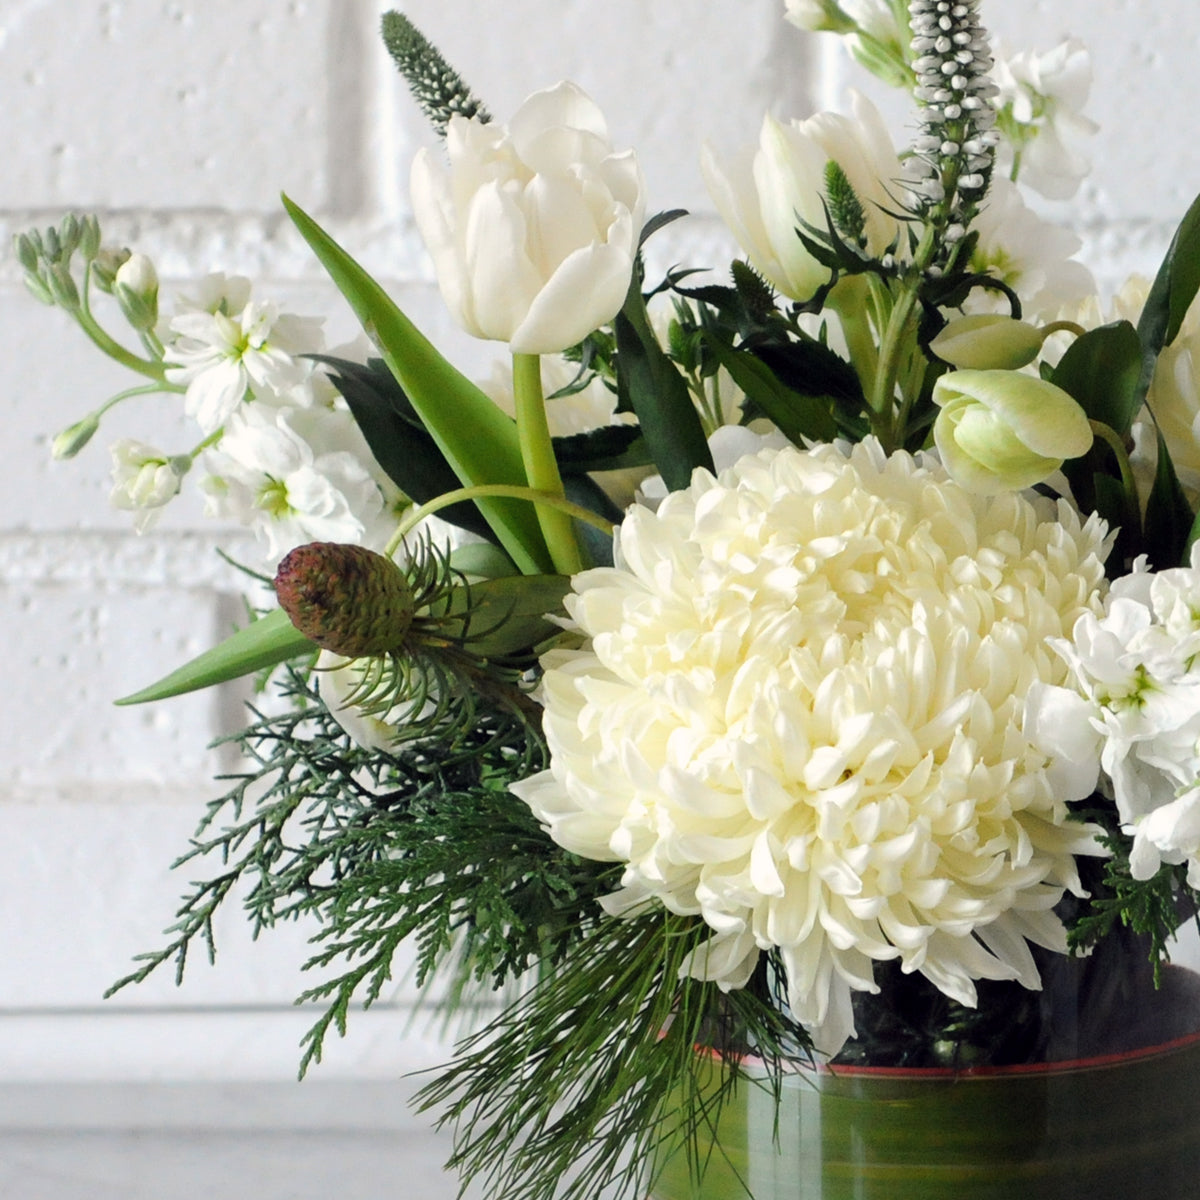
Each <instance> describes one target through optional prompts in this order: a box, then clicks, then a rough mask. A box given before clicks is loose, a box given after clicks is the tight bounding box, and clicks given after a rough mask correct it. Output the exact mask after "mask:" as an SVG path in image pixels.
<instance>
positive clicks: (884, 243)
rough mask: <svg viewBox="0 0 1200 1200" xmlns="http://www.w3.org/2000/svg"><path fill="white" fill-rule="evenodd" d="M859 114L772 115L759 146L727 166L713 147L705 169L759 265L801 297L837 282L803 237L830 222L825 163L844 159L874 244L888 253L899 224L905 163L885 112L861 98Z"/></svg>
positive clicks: (724, 212) (856, 103) (728, 219)
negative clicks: (807, 228)
mask: <svg viewBox="0 0 1200 1200" xmlns="http://www.w3.org/2000/svg"><path fill="white" fill-rule="evenodd" d="M853 111H854V115H853V116H852V117H846V116H843V115H842V114H840V113H832V112H826V113H818V114H817V115H816V116H813V117H809V118H808V119H807V120H805V121H792V122H790V123H789V124H786V125H785V124H784V123H782V122H781V121H777V120H776V119H775V118H774V117H772V116H770V115H768V116H767V117H766V118H765V119H764V120H763V125H762V132H761V134H760V135H759V143H758V148H757V150H755V151H751V152H747V153H744V154H743V155H742V156H741V159H740V160H739V161H738V162H736V163H734V164H731V165H730V166H729V167H724V166H722V165H721V164H720V163H719V162H718V161H717V158H716V155H715V154H714V153H713V151H712V149H711V148H710V147H708V146H705V147H704V150H703V152H702V157H701V168H702V169H703V172H704V179H705V183H706V185H707V187H708V192H709V195H710V196H711V197H712V200H713V203H714V204H715V205H716V208H717V211H718V212H719V213H720V214H721V218H722V220H724V222H725V223H726V225H728V226H729V229H730V231H731V232H732V233H733V235H734V237H735V238H736V239H737V242H738V245H739V246H741V248H742V249H743V250H744V251H745V252H746V256H747V257H748V258H749V260H750V262H751V263H752V264H753V266H754V267H755V268H756V269H757V270H758V271H760V272H762V274H763V275H764V276H765V277H766V278H767V279H768V280H769V281H770V282H771V284H773V285H774V286H775V287H776V288H778V289H779V291H781V292H782V293H783V294H784V295H785V296H789V297H791V298H792V299H793V300H808V299H809V298H810V297H811V296H812V295H813V294H814V293H815V292H816V290H817V289H818V288H819V287H821V286H822V285H823V284H825V283H827V282H828V280H829V268H828V267H825V266H823V265H822V264H821V263H819V262H818V261H817V260H816V259H815V258H814V257H813V256H812V255H811V254H810V253H809V252H808V251H807V250H806V249H805V248H804V244H803V243H802V242H801V241H800V239H799V237H798V236H797V234H796V230H797V228H798V227H800V223H801V222H807V223H808V224H809V225H813V226H815V227H816V228H818V229H824V228H825V227H826V224H827V218H826V212H825V167H826V164H827V163H829V162H830V161H833V162H836V163H837V164H838V166H839V167H841V169H842V170H843V171H844V172H845V174H846V178H847V179H848V180H849V181H850V185H851V187H853V188H854V191H855V194H856V195H857V196H858V198H859V200H860V201H861V203H862V207H863V213H864V215H865V217H866V230H865V232H866V237H867V249H868V250H869V251H870V253H872V254H874V255H882V254H883V253H884V252H885V251H886V250H887V248H888V246H889V245H890V244H891V243H892V241H893V240H894V239H895V238H896V236H897V232H898V224H897V222H896V220H895V218H894V217H891V216H889V215H888V211H889V210H891V209H894V208H895V207H896V204H895V200H894V198H893V195H892V193H893V192H894V190H895V186H896V183H897V181H898V180H899V179H900V178H901V177H902V176H903V175H904V168H903V166H902V165H901V163H900V159H899V157H898V156H897V154H896V149H895V146H893V144H892V139H891V136H890V135H889V134H888V131H887V127H886V126H885V124H884V121H883V118H882V117H881V116H880V114H879V110H878V109H876V108H875V106H874V105H873V104H872V103H871V102H870V101H869V100H868V99H867V98H866V97H865V96H862V95H859V94H858V93H855V94H854V96H853Z"/></svg>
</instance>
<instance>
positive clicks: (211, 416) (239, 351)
mask: <svg viewBox="0 0 1200 1200" xmlns="http://www.w3.org/2000/svg"><path fill="white" fill-rule="evenodd" d="M235 279H236V277H235ZM203 282H204V284H205V285H206V292H207V293H208V294H206V295H205V297H204V299H205V300H206V301H210V302H215V304H216V307H215V308H213V309H211V310H210V309H207V308H202V307H191V305H190V304H189V305H188V306H187V307H186V308H185V310H184V311H182V312H180V313H178V314H177V315H176V316H175V317H173V318H172V319H171V322H170V326H169V331H170V335H171V337H172V340H171V342H170V344H169V345H168V346H167V347H166V353H165V361H166V362H167V364H168V369H167V378H168V379H169V380H170V381H171V382H172V383H178V384H186V386H187V393H186V395H185V396H184V407H185V409H186V410H187V413H188V415H189V416H190V417H192V418H193V419H194V420H195V421H196V423H197V424H198V425H199V426H200V428H201V430H202V431H203V432H204V433H206V434H210V433H215V432H216V431H217V430H218V429H220V427H221V426H222V425H223V424H224V423H225V421H226V420H227V419H228V418H229V417H230V416H231V414H232V413H233V412H234V411H235V410H236V409H237V408H238V406H239V405H240V404H241V403H242V400H243V399H244V398H245V397H246V395H247V392H248V391H250V392H258V391H262V392H266V393H271V392H279V391H286V390H287V389H288V388H290V387H292V386H293V385H295V384H297V383H299V382H301V381H302V380H303V379H304V378H305V376H306V375H308V374H309V373H310V371H311V370H312V368H311V365H310V364H308V363H306V362H303V361H300V360H299V359H298V358H296V357H295V356H296V355H299V354H304V353H309V352H312V351H317V350H320V349H321V345H322V339H321V335H320V326H321V322H320V320H318V319H316V318H311V317H297V316H293V315H291V314H288V313H280V311H279V309H278V307H277V306H276V305H275V304H272V303H264V302H260V301H255V300H246V301H245V302H244V304H243V305H242V307H241V308H240V309H235V310H232V311H226V305H227V303H228V301H229V299H230V295H229V292H228V291H227V290H226V289H225V288H224V287H223V286H222V285H223V284H225V283H227V282H229V281H224V280H223V279H222V278H221V277H213V276H210V277H209V278H208V279H207V280H205V281H203ZM243 290H244V289H242V288H241V287H240V286H236V285H235V289H234V290H233V292H232V294H233V296H234V297H239V298H240V295H241V294H242V293H243ZM214 293H215V294H214Z"/></svg>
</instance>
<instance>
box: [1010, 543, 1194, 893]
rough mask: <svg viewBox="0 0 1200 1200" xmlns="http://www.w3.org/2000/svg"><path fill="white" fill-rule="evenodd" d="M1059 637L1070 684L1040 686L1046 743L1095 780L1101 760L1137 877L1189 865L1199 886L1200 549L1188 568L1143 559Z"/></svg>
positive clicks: (1037, 703)
mask: <svg viewBox="0 0 1200 1200" xmlns="http://www.w3.org/2000/svg"><path fill="white" fill-rule="evenodd" d="M1054 644H1055V646H1056V647H1057V649H1058V651H1059V653H1061V654H1062V656H1063V658H1064V660H1065V661H1066V662H1067V663H1068V665H1069V666H1070V670H1071V680H1070V682H1069V684H1068V685H1067V686H1066V687H1045V686H1043V687H1039V688H1037V689H1035V690H1034V691H1033V692H1032V693H1031V696H1030V704H1031V718H1032V719H1033V720H1035V721H1036V724H1037V727H1038V729H1039V730H1040V731H1041V732H1040V734H1039V742H1040V744H1041V745H1043V746H1044V747H1045V748H1046V749H1048V750H1050V751H1051V752H1052V753H1054V754H1056V755H1057V756H1059V757H1060V758H1061V759H1062V760H1063V761H1068V760H1069V761H1071V762H1073V763H1074V765H1075V769H1076V770H1077V771H1078V772H1079V773H1080V775H1081V777H1084V776H1086V775H1088V774H1089V773H1090V775H1091V778H1092V780H1093V784H1094V781H1095V779H1096V776H1097V769H1098V768H1103V770H1104V772H1105V775H1106V776H1107V778H1108V780H1109V781H1110V784H1111V789H1112V793H1113V797H1114V799H1115V802H1116V805H1117V811H1118V813H1119V815H1120V818H1121V821H1122V828H1123V829H1124V830H1125V832H1126V833H1128V834H1130V835H1131V836H1132V837H1133V850H1132V853H1131V857H1130V863H1131V867H1132V871H1133V876H1134V878H1135V879H1149V878H1150V877H1151V876H1152V875H1153V874H1155V872H1156V871H1157V870H1158V869H1159V867H1160V866H1161V865H1162V864H1163V863H1164V862H1166V863H1182V862H1186V863H1187V864H1188V880H1189V882H1190V883H1191V884H1192V886H1193V887H1195V886H1200V547H1196V548H1193V550H1192V556H1191V563H1190V565H1189V566H1187V567H1177V568H1173V569H1170V570H1165V571H1155V572H1150V571H1147V570H1146V569H1145V563H1144V561H1139V563H1138V564H1136V569H1135V570H1134V572H1133V573H1132V574H1129V575H1125V576H1123V577H1122V578H1120V579H1118V580H1117V581H1116V582H1115V583H1114V584H1113V586H1112V590H1111V592H1110V593H1109V596H1108V599H1107V601H1106V603H1105V606H1104V612H1103V614H1102V615H1097V614H1095V613H1087V614H1085V615H1083V616H1081V617H1080V619H1079V621H1078V622H1077V623H1076V625H1075V627H1074V629H1073V630H1072V635H1071V639H1070V640H1069V641H1058V642H1055V643H1054Z"/></svg>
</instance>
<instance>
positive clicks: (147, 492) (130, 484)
mask: <svg viewBox="0 0 1200 1200" xmlns="http://www.w3.org/2000/svg"><path fill="white" fill-rule="evenodd" d="M109 450H110V451H111V453H112V481H113V487H112V491H111V492H110V493H109V497H108V498H109V502H110V503H111V504H112V506H113V507H114V508H120V509H123V510H125V511H127V512H132V513H134V514H135V516H134V518H133V524H134V528H135V529H136V530H137V531H138V533H145V532H146V530H147V529H149V528H150V527H151V526H152V525H153V524H154V522H155V521H156V520H158V515H159V513H160V512H161V511H162V508H163V506H164V505H165V504H167V503H168V502H169V501H170V500H171V499H173V498H174V497H175V496H177V495H178V494H179V486H180V484H181V483H182V482H183V473H184V471H185V470H186V469H187V468H186V463H187V460H186V459H185V460H184V465H182V468H181V464H180V462H179V460H177V459H175V458H173V457H172V456H171V455H169V454H164V453H163V452H162V451H161V450H157V449H155V448H154V447H153V446H148V445H146V443H145V442H139V441H136V440H135V439H133V438H121V439H120V440H119V441H116V442H114V443H113V444H112V445H111V446H110V447H109Z"/></svg>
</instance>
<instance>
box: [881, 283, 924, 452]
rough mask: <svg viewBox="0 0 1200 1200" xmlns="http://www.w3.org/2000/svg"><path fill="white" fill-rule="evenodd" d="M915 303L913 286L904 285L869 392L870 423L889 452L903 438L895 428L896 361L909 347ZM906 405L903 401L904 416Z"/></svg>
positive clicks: (883, 340)
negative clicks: (871, 415)
mask: <svg viewBox="0 0 1200 1200" xmlns="http://www.w3.org/2000/svg"><path fill="white" fill-rule="evenodd" d="M916 306H917V291H916V288H915V287H911V286H910V287H906V288H905V289H904V290H903V291H902V292H901V293H900V295H899V297H898V298H897V300H896V304H895V307H894V308H893V309H892V313H891V316H890V317H889V318H888V323H887V327H886V328H885V329H884V331H883V337H882V338H881V339H880V343H879V369H878V370H877V371H876V374H875V386H874V388H873V389H872V392H871V410H872V412H873V413H874V417H873V419H872V422H871V423H872V425H873V426H874V428H875V433H876V436H878V438H879V440H880V441H881V442H882V443H883V448H884V449H885V450H886V451H887V452H888V453H889V454H890V453H891V452H892V451H893V450H895V449H896V447H897V446H898V445H900V443H901V442H903V440H904V430H903V429H902V428H898V427H897V417H896V412H895V403H896V380H897V379H898V378H899V375H900V360H901V358H902V357H903V356H905V355H906V354H907V353H908V352H909V350H910V349H911V346H910V345H909V342H910V332H911V329H910V327H911V325H912V321H913V317H914V314H915V312H916ZM908 407H909V405H908V404H905V406H904V411H905V414H906V415H907V409H908Z"/></svg>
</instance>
